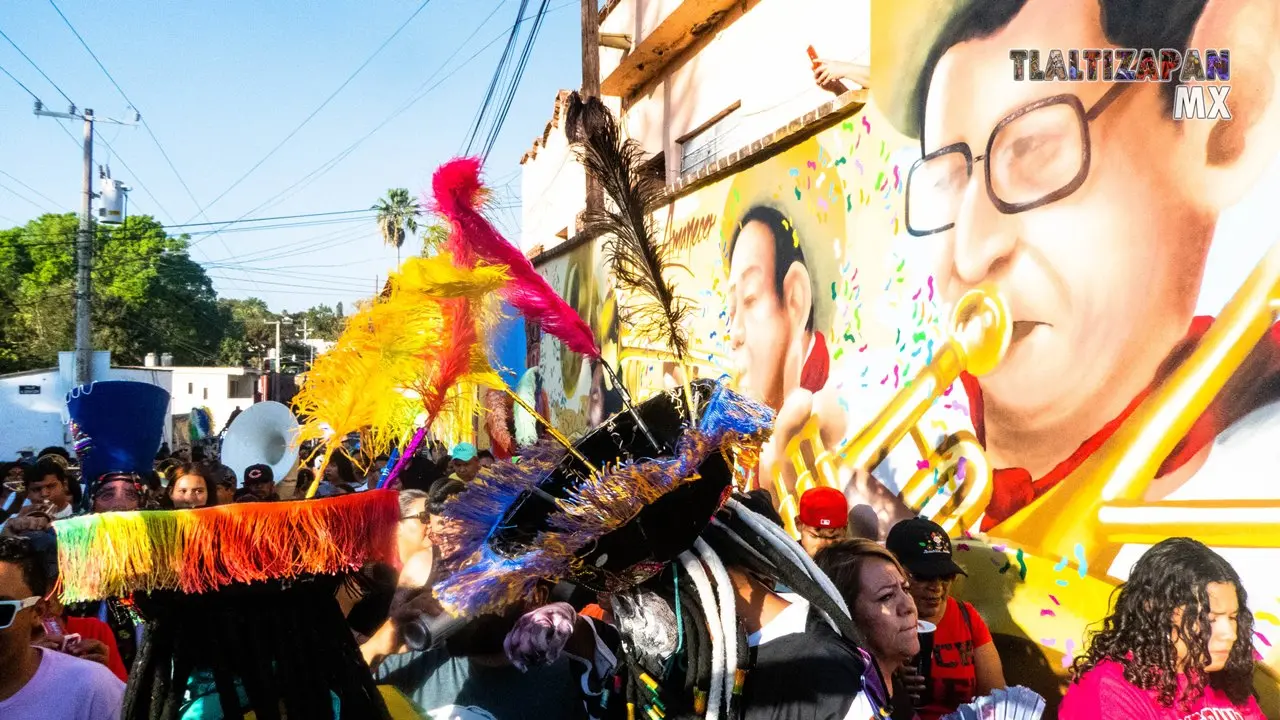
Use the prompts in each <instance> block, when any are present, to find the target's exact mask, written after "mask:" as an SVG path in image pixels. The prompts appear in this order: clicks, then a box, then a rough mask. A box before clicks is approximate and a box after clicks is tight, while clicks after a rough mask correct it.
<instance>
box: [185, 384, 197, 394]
mask: <svg viewBox="0 0 1280 720" xmlns="http://www.w3.org/2000/svg"><path fill="white" fill-rule="evenodd" d="M187 394H188V395H195V394H196V384H195V383H187Z"/></svg>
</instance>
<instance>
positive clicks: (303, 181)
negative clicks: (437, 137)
mask: <svg viewBox="0 0 1280 720" xmlns="http://www.w3.org/2000/svg"><path fill="white" fill-rule="evenodd" d="M570 5H577V2H576V1H575V0H568V1H567V2H564V3H561V4H560V5H557V6H555V7H554V8H552V9H551V12H555V11H557V10H561V9H563V8H566V7H568V6H570ZM501 7H502V4H499V5H498V6H497V7H495V8H494V9H493V11H492V12H490V13H489V15H488V17H486V18H485V19H484V20H483V21H481V23H480V25H479V26H477V27H476V29H475V30H473V31H472V32H471V34H470V35H468V36H467V38H466V39H465V40H463V41H462V43H461V44H460V45H459V46H458V47H457V48H455V49H454V51H453V52H452V53H451V54H450V55H449V57H447V58H445V60H444V62H443V63H441V64H440V66H439V67H437V68H436V70H435V71H434V72H432V73H431V75H429V76H428V77H427V79H426V80H424V81H423V82H422V84H421V85H419V86H418V90H416V91H415V92H417V93H418V94H417V95H416V96H414V97H413V98H411V99H409V100H407V101H406V102H405V103H403V104H402V105H401V106H400V107H399V108H397V109H396V110H394V111H392V112H391V113H390V114H389V115H387V117H386V118H384V119H383V120H382V121H381V122H380V123H378V124H377V125H375V126H374V127H373V129H371V130H370V131H369V132H367V133H365V134H364V135H363V136H362V137H360V138H359V139H358V140H356V141H355V142H353V143H351V145H349V146H347V147H346V148H345V149H344V150H342V151H340V152H339V153H338V154H336V155H334V156H333V157H331V158H329V159H328V160H326V161H325V162H323V163H321V164H320V165H319V166H317V167H316V168H315V169H314V170H312V171H310V172H308V173H306V174H305V175H303V176H302V177H301V178H299V179H298V180H296V181H295V182H294V183H292V184H291V185H289V186H288V187H286V188H285V189H284V190H281V191H280V192H278V193H276V194H275V195H273V196H272V197H270V198H268V199H267V200H265V201H264V202H262V203H261V204H259V205H258V206H257V207H255V208H253V209H252V210H250V211H248V212H246V213H245V216H248V215H251V214H253V213H254V212H257V211H258V210H261V209H262V208H264V207H272V206H274V205H276V204H279V203H280V202H284V201H285V200H288V199H289V198H290V197H292V196H293V195H294V194H296V193H298V192H301V191H302V190H303V189H305V188H306V187H308V186H309V185H311V184H312V183H314V182H315V181H317V180H319V179H320V178H321V177H323V176H325V175H326V174H328V173H329V172H330V171H331V170H333V169H334V168H336V167H337V166H338V165H340V164H341V163H342V161H343V160H345V159H346V158H347V157H349V156H350V155H351V154H352V153H354V152H355V151H356V149H357V148H359V147H360V145H362V144H363V143H364V142H365V141H366V140H368V139H369V138H371V137H373V135H374V134H376V133H377V132H378V131H379V130H381V129H382V128H384V127H386V126H387V125H388V124H390V123H391V121H393V120H395V119H396V118H398V117H400V116H401V115H403V114H404V113H406V112H408V111H409V110H410V109H412V108H413V106H415V105H417V104H418V103H419V102H421V101H422V100H423V99H424V98H426V97H427V96H428V95H430V94H431V92H432V91H434V90H435V89H436V88H438V87H440V86H441V85H443V84H444V83H445V81H447V80H448V79H449V78H451V77H453V76H454V75H456V74H457V73H458V71H460V70H462V68H464V67H466V66H467V65H469V64H470V63H471V61H473V60H475V59H476V58H477V57H479V56H480V55H481V54H482V53H484V51H486V50H488V49H489V48H491V47H493V46H494V44H496V43H497V42H498V41H499V40H501V39H502V38H503V37H504V36H505V35H506V34H507V31H506V30H504V31H502V32H501V33H499V34H498V35H496V36H495V37H493V38H492V39H491V40H489V42H487V43H485V44H484V45H483V46H482V47H480V49H478V50H476V51H475V52H474V53H472V54H471V55H470V56H469V57H468V58H466V59H465V60H463V61H462V63H461V64H459V65H458V66H457V67H455V68H453V69H452V70H450V71H449V72H448V73H447V74H445V75H444V77H441V78H440V79H439V80H437V81H436V82H435V83H434V84H431V85H430V86H429V87H428V84H429V83H431V81H432V80H433V79H435V77H436V76H437V75H439V74H440V72H441V71H443V70H444V69H445V68H446V67H448V65H449V63H450V62H451V61H452V60H453V59H454V58H455V57H457V56H458V55H460V54H461V53H462V51H463V50H464V49H466V47H467V44H468V43H470V42H471V40H472V39H473V38H475V36H476V35H478V34H479V33H480V31H481V30H482V29H484V26H485V25H486V24H487V23H488V21H489V20H490V19H492V18H493V16H494V15H496V14H497V11H498V10H499V9H501ZM529 19H530V18H529V17H523V18H521V19H520V20H518V21H517V24H519V23H522V22H524V21H526V20H529Z"/></svg>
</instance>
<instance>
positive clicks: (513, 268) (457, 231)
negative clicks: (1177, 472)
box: [431, 158, 600, 358]
mask: <svg viewBox="0 0 1280 720" xmlns="http://www.w3.org/2000/svg"><path fill="white" fill-rule="evenodd" d="M431 187H432V192H433V194H434V203H435V204H434V207H435V210H436V211H437V212H438V213H440V214H441V215H442V216H444V217H445V218H446V219H447V220H448V221H449V223H450V225H452V227H453V232H451V233H450V235H449V242H448V243H447V244H446V247H447V248H448V249H449V251H450V252H452V253H453V255H454V256H455V257H456V258H457V260H458V262H460V263H463V264H466V265H470V264H471V263H473V262H475V261H476V260H484V261H487V262H490V263H493V264H495V265H505V266H507V268H508V270H509V272H510V275H511V280H510V282H509V283H508V284H507V286H506V288H504V290H503V294H504V296H505V297H506V299H507V301H508V302H510V303H511V304H512V305H514V306H515V308H516V309H517V310H519V311H520V313H521V314H523V315H524V316H525V317H526V318H528V319H530V320H533V321H536V322H538V323H541V325H542V329H543V330H545V331H546V332H548V333H551V334H552V335H554V336H555V337H557V338H559V339H560V341H561V342H563V343H564V344H565V346H566V347H568V348H569V349H570V350H572V351H574V352H577V353H581V354H583V355H586V356H588V357H593V358H598V357H600V348H599V346H598V345H596V340H595V335H594V334H592V332H591V328H590V327H589V326H588V325H587V323H586V322H585V321H584V320H583V319H582V317H581V316H580V315H578V313H576V312H574V310H573V308H572V307H570V306H569V304H568V303H566V302H565V301H564V299H563V298H561V297H560V296H559V295H557V294H556V291H555V290H553V289H552V287H551V285H550V284H549V283H547V281H546V279H545V278H543V277H542V275H541V274H539V273H538V271H537V270H536V269H535V268H534V267H533V263H531V262H529V258H527V257H525V256H524V253H522V252H520V250H519V248H517V247H515V246H514V245H512V244H511V243H510V242H508V241H507V239H506V238H504V237H502V235H501V234H500V233H499V232H498V231H497V229H496V228H494V227H493V225H492V224H491V223H490V222H489V221H488V220H486V219H485V217H484V216H483V215H481V214H480V211H479V203H480V200H481V199H482V198H483V195H484V186H483V185H482V184H481V182H480V160H479V159H478V158H457V159H455V160H451V161H449V162H447V163H445V164H444V165H442V166H440V168H439V169H438V170H436V172H435V175H434V176H433V177H432V179H431Z"/></svg>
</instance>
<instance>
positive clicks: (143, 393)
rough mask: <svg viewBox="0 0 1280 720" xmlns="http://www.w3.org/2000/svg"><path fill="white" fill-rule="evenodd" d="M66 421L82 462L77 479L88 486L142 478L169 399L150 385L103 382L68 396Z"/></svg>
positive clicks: (153, 452)
mask: <svg viewBox="0 0 1280 720" xmlns="http://www.w3.org/2000/svg"><path fill="white" fill-rule="evenodd" d="M67 415H68V416H69V417H70V418H71V433H72V436H73V437H74V439H75V444H76V445H75V447H76V456H77V457H78V458H79V459H80V476H81V477H82V478H84V480H85V481H86V483H87V484H92V483H94V482H96V481H97V479H98V478H100V477H102V476H103V475H105V474H106V473H110V472H120V473H137V474H141V473H145V472H150V471H151V470H152V468H153V467H154V465H155V459H156V450H159V449H160V442H161V441H162V440H163V439H164V424H165V422H166V421H167V420H168V419H169V393H168V392H166V391H165V389H164V388H161V387H158V386H156V385H152V384H150V383H142V382H132V381H128V380H103V381H100V382H95V383H90V384H88V385H81V386H79V387H76V388H74V389H73V390H71V392H69V393H67Z"/></svg>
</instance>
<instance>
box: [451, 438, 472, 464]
mask: <svg viewBox="0 0 1280 720" xmlns="http://www.w3.org/2000/svg"><path fill="white" fill-rule="evenodd" d="M449 457H451V458H453V459H454V460H457V461H459V462H471V461H472V460H474V459H475V458H476V446H475V445H472V444H471V443H469V442H462V443H458V444H457V445H454V446H453V452H451V453H449Z"/></svg>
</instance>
